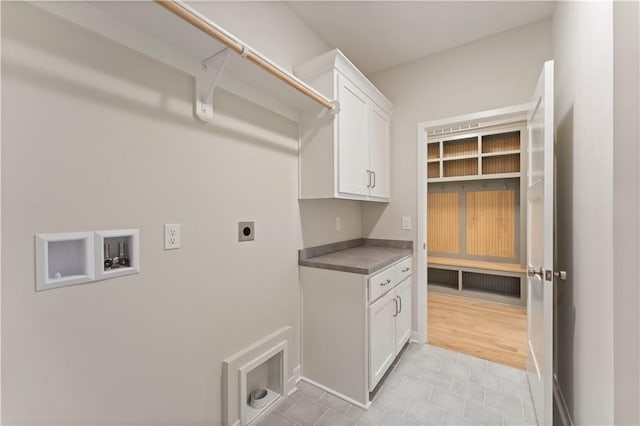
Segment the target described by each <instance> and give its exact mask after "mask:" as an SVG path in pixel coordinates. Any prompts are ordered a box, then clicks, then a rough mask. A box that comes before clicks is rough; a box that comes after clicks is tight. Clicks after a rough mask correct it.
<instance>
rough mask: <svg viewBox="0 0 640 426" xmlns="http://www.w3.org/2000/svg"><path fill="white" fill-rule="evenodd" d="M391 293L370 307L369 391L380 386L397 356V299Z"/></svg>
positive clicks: (393, 293)
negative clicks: (379, 383)
mask: <svg viewBox="0 0 640 426" xmlns="http://www.w3.org/2000/svg"><path fill="white" fill-rule="evenodd" d="M394 296H395V292H393V291H391V292H389V293H387V295H386V296H383V297H382V298H381V299H379V300H378V301H377V302H376V303H374V304H372V305H371V306H369V391H372V390H373V388H375V386H376V385H377V384H378V382H379V381H380V379H381V378H382V376H384V373H385V372H386V371H387V369H388V368H389V366H390V365H391V363H392V362H393V359H394V358H395V355H396V341H395V328H396V318H395V314H396V303H397V302H396V299H395V297H394Z"/></svg>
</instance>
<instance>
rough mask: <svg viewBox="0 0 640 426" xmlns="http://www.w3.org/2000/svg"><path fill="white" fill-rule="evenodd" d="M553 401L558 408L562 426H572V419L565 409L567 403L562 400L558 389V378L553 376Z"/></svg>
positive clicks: (560, 391)
mask: <svg viewBox="0 0 640 426" xmlns="http://www.w3.org/2000/svg"><path fill="white" fill-rule="evenodd" d="M553 399H554V401H555V403H556V406H557V407H558V414H560V420H561V421H562V424H563V426H573V419H572V418H571V413H570V412H569V408H568V407H567V401H566V400H565V399H564V395H563V394H562V388H560V383H559V382H558V376H556V375H555V374H554V375H553Z"/></svg>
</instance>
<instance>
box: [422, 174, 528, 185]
mask: <svg viewBox="0 0 640 426" xmlns="http://www.w3.org/2000/svg"><path fill="white" fill-rule="evenodd" d="M520 176H521V174H520V173H495V174H491V175H468V176H451V177H444V178H442V177H438V178H427V182H428V183H435V182H462V181H465V180H487V179H510V178H519V177H520Z"/></svg>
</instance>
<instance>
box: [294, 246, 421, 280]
mask: <svg viewBox="0 0 640 426" xmlns="http://www.w3.org/2000/svg"><path fill="white" fill-rule="evenodd" d="M412 253H413V243H412V242H411V241H396V240H373V239H364V238H359V239H356V240H349V241H343V242H340V243H333V244H326V245H324V246H318V247H311V248H308V249H303V250H300V252H299V256H298V264H299V265H300V266H309V267H312V268H321V269H331V270H334V271H343V272H352V273H356V274H364V275H370V274H374V273H376V272H378V271H380V270H381V269H383V268H385V267H386V266H389V265H391V264H392V263H394V262H396V261H398V260H400V259H402V258H404V257H407V256H410V255H411V254H412Z"/></svg>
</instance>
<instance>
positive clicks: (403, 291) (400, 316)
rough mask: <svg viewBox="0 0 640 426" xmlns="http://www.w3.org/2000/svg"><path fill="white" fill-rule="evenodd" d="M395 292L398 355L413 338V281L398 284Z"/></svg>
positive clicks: (407, 280) (408, 280)
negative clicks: (410, 338)
mask: <svg viewBox="0 0 640 426" xmlns="http://www.w3.org/2000/svg"><path fill="white" fill-rule="evenodd" d="M395 292H396V300H397V301H398V313H397V314H396V353H398V352H400V349H402V347H403V346H404V344H405V343H407V341H408V340H409V337H411V279H406V280H404V281H403V282H402V283H400V284H398V286H397V287H396V289H395Z"/></svg>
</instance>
